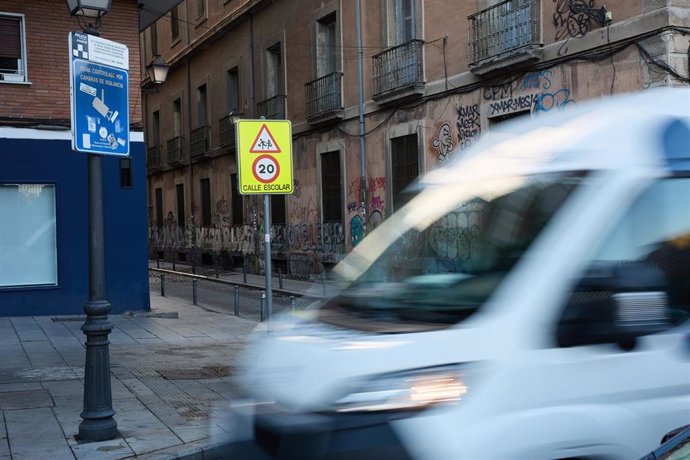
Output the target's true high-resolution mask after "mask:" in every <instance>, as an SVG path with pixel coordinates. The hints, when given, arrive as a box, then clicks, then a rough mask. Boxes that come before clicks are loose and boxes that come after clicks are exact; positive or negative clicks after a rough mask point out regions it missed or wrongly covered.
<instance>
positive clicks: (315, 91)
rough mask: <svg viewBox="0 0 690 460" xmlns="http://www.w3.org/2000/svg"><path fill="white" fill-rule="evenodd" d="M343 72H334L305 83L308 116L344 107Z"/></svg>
mask: <svg viewBox="0 0 690 460" xmlns="http://www.w3.org/2000/svg"><path fill="white" fill-rule="evenodd" d="M341 75H342V74H341V73H340V72H333V73H331V74H328V75H325V76H323V77H320V78H317V79H316V80H313V81H310V82H309V83H306V84H305V85H304V89H305V94H306V104H307V117H314V116H316V115H319V114H322V113H326V112H332V111H336V110H340V109H342V102H341V97H340V92H341V84H340V79H341Z"/></svg>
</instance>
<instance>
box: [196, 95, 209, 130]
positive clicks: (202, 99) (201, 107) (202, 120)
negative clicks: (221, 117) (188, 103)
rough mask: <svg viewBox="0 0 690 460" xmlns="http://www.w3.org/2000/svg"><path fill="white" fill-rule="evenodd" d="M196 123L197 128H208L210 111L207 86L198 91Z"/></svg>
mask: <svg viewBox="0 0 690 460" xmlns="http://www.w3.org/2000/svg"><path fill="white" fill-rule="evenodd" d="M196 109H197V111H196V121H197V128H200V127H202V126H206V120H207V118H208V117H207V111H208V99H207V93H206V85H201V86H199V88H198V89H197V105H196Z"/></svg>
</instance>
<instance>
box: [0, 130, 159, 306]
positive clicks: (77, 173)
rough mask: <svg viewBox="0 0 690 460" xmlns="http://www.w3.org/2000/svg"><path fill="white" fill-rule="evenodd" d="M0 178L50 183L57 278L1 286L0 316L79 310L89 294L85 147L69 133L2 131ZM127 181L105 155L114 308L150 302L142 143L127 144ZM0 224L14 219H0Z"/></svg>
mask: <svg viewBox="0 0 690 460" xmlns="http://www.w3.org/2000/svg"><path fill="white" fill-rule="evenodd" d="M0 155H2V167H1V168H0V182H2V183H49V184H55V192H56V199H55V200H56V217H57V219H56V220H57V222H56V225H57V227H56V230H57V259H58V260H57V261H58V285H57V286H55V287H22V288H0V316H25V315H63V314H69V315H75V314H82V313H83V312H84V311H83V305H84V303H85V302H86V301H87V300H88V293H89V287H88V271H89V267H88V254H87V250H88V239H87V238H88V193H87V173H86V171H87V169H86V165H87V155H86V154H83V153H76V152H74V151H72V149H71V146H70V142H69V141H67V140H35V139H6V138H2V139H0ZM130 158H131V168H132V187H131V188H123V187H121V186H120V159H119V158H117V157H105V156H104V157H103V181H104V189H103V199H104V206H105V210H104V214H105V244H106V252H105V254H106V286H107V300H108V301H109V302H110V303H111V305H112V310H111V313H113V314H117V313H121V312H123V311H125V310H148V309H149V308H150V305H149V287H148V261H147V230H146V225H147V222H146V164H145V153H144V144H143V143H142V142H135V143H132V144H131V157H130ZM0 225H11V222H5V221H3V216H0Z"/></svg>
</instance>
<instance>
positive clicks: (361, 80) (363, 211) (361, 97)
mask: <svg viewBox="0 0 690 460" xmlns="http://www.w3.org/2000/svg"><path fill="white" fill-rule="evenodd" d="M360 3H361V0H357V8H356V14H357V86H358V90H359V152H360V155H359V158H360V169H361V171H362V177H361V184H360V189H361V199H362V208H361V214H362V216H361V217H362V228H363V230H364V234H365V235H366V228H367V205H366V203H367V162H366V147H365V144H364V77H363V70H362V67H363V57H364V54H363V51H362V19H361V4H360Z"/></svg>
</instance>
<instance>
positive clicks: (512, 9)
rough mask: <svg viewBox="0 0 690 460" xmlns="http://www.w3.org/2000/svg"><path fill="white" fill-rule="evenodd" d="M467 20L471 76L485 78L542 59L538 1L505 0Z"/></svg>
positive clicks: (539, 4) (539, 2) (539, 6)
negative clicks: (492, 73)
mask: <svg viewBox="0 0 690 460" xmlns="http://www.w3.org/2000/svg"><path fill="white" fill-rule="evenodd" d="M467 19H468V21H469V24H468V30H469V40H468V43H469V66H470V70H471V71H472V72H473V73H475V74H477V75H484V74H488V73H491V72H493V71H498V70H501V69H504V68H505V67H507V66H514V65H518V64H521V63H528V62H532V61H536V60H539V59H540V58H541V49H542V43H541V34H540V30H541V1H540V0H504V1H502V2H500V3H497V4H495V5H493V6H490V7H489V8H486V9H483V10H481V11H479V12H477V13H475V14H473V15H471V16H469V17H468V18H467Z"/></svg>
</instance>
